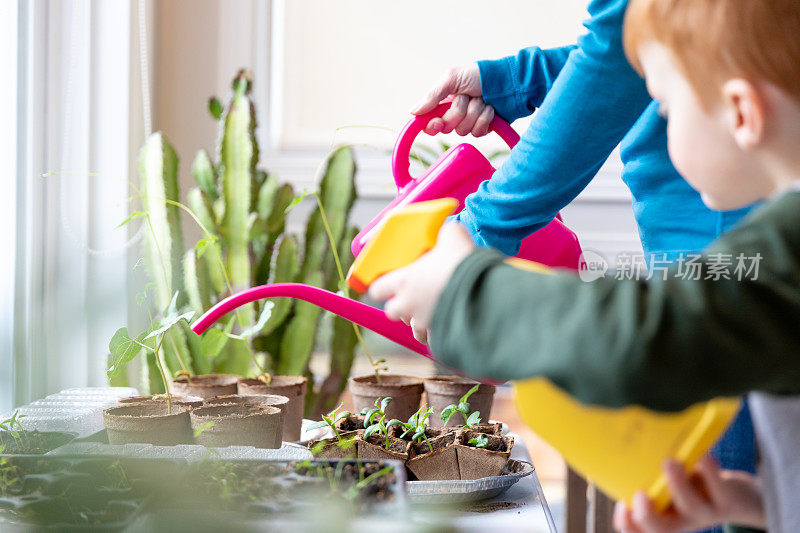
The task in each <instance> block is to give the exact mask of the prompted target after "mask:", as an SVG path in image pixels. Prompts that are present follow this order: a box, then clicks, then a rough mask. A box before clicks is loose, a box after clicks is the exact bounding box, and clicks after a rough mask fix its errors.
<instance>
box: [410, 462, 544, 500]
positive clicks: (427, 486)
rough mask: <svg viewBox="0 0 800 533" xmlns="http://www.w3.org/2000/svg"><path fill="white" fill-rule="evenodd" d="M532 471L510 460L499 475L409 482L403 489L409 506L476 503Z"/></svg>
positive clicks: (521, 463) (527, 464)
mask: <svg viewBox="0 0 800 533" xmlns="http://www.w3.org/2000/svg"><path fill="white" fill-rule="evenodd" d="M533 472H534V468H533V465H532V464H531V463H528V462H526V461H518V460H516V459H509V460H508V463H507V464H506V466H505V468H504V469H503V472H502V473H501V474H500V475H499V476H493V477H485V478H481V479H475V480H463V481H462V480H459V479H454V480H447V481H408V482H406V490H407V493H408V499H409V502H410V503H426V504H428V503H461V502H475V501H480V500H487V499H489V498H494V497H495V496H497V495H499V494H502V493H503V492H505V491H506V490H508V489H509V488H510V487H511V486H512V485H514V484H515V483H516V482H517V481H519V480H520V479H522V478H524V477H526V476H529V475H531V474H532V473H533Z"/></svg>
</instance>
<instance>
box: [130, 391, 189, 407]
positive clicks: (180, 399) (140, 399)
mask: <svg viewBox="0 0 800 533" xmlns="http://www.w3.org/2000/svg"><path fill="white" fill-rule="evenodd" d="M117 403H119V404H120V405H130V404H133V403H155V404H162V403H163V404H166V403H167V398H166V396H162V395H160V394H159V395H152V394H151V395H149V396H129V397H128V398H120V399H119V401H118V402H117ZM172 405H184V406H186V407H190V408H192V409H194V408H195V407H200V406H201V405H203V399H202V398H200V397H197V396H178V395H177V394H173V395H172Z"/></svg>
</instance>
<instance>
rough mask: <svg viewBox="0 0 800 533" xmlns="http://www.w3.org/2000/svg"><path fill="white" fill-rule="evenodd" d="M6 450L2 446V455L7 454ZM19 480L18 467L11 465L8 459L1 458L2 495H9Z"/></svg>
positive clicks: (0, 479) (0, 451)
mask: <svg viewBox="0 0 800 533" xmlns="http://www.w3.org/2000/svg"><path fill="white" fill-rule="evenodd" d="M5 448H6V447H5V446H4V445H0V454H2V453H3V452H5ZM19 480H20V477H19V470H18V469H17V467H16V465H13V464H10V461H9V458H8V457H2V458H0V495H2V496H6V495H8V493H9V492H10V489H11V487H12V486H13V485H14V484H15V483H17V482H19Z"/></svg>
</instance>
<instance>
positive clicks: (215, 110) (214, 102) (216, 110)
mask: <svg viewBox="0 0 800 533" xmlns="http://www.w3.org/2000/svg"><path fill="white" fill-rule="evenodd" d="M223 111H225V109H224V108H223V107H222V102H220V101H219V98H217V97H216V96H212V97H211V98H209V99H208V112H209V113H211V116H212V117H213V118H214V120H219V119H221V118H222V113H223Z"/></svg>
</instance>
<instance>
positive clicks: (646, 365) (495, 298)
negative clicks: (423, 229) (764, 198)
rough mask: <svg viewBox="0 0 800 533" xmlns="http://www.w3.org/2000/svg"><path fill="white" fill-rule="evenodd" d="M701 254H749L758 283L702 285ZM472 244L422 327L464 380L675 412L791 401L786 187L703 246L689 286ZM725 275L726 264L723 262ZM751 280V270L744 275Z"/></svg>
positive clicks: (798, 307)
mask: <svg viewBox="0 0 800 533" xmlns="http://www.w3.org/2000/svg"><path fill="white" fill-rule="evenodd" d="M714 254H732V257H730V256H728V257H727V260H728V261H732V263H733V265H735V264H736V259H737V256H739V254H744V257H746V258H752V257H756V256H757V254H760V256H761V258H762V259H761V260H760V263H759V268H758V276H757V277H756V278H755V279H754V276H752V275H750V276H748V277H746V279H743V280H742V281H739V280H738V279H736V276H735V275H731V279H724V278H723V279H719V280H714V279H705V278H707V277H711V278H713V277H714V264H715V263H716V264H720V260H719V259H720V258H722V259H723V260H724V257H725V256H721V257H718V256H715V255H714ZM503 259H504V257H503V256H501V255H500V254H498V253H496V252H493V251H490V250H486V249H481V250H477V251H475V252H474V253H472V254H471V255H470V256H469V257H467V258H466V259H465V260H464V261H463V262H462V263H461V265H459V267H458V268H457V269H456V271H455V273H454V275H453V277H452V279H451V280H450V282H449V283H448V285H447V287H446V288H445V290H444V292H443V293H442V295H441V297H440V299H439V302H438V304H437V306H436V310H435V312H434V317H433V320H432V324H431V349H432V351H433V353H434V354H436V356H437V357H438V359H439V360H440V361H441V362H442V363H444V364H446V365H450V366H452V367H455V368H458V369H460V370H462V371H464V372H465V373H467V374H469V375H472V376H476V377H489V378H494V379H499V380H518V379H524V378H529V377H534V376H543V377H546V378H548V379H549V380H551V381H552V382H553V383H555V384H556V385H558V386H559V387H560V388H562V389H563V390H564V391H566V392H568V393H569V394H571V395H573V396H574V397H576V398H577V399H579V400H580V401H583V402H585V403H590V404H599V405H604V406H610V407H618V406H623V405H629V404H638V405H642V406H645V407H649V408H652V409H658V410H665V411H671V410H680V409H683V408H685V407H687V406H689V405H691V404H693V403H696V402H698V401H702V400H707V399H710V398H713V397H717V396H737V395H741V394H744V393H746V392H748V391H751V390H759V391H765V392H771V393H776V394H797V393H800V192H789V193H786V194H783V195H782V196H780V197H779V198H777V199H775V200H773V201H770V202H768V203H766V204H765V205H763V206H761V207H760V208H759V209H757V210H755V211H754V212H752V213H751V214H750V215H749V216H748V217H747V218H746V219H745V220H744V221H743V222H742V224H741V225H740V226H738V227H737V228H736V229H734V230H733V231H731V232H729V233H727V234H725V235H724V236H722V237H721V238H719V239H718V240H717V241H715V242H714V243H713V244H712V245H711V246H709V248H708V249H707V250H706V251H705V253H704V254H703V258H702V259H701V265H700V266H701V276H700V279H699V280H694V279H684V278H681V277H680V276H678V275H677V272H672V271H671V272H670V273H669V275H668V277H667V279H666V280H664V279H662V277H661V276H658V277H656V276H654V277H653V279H650V280H647V281H644V280H642V281H637V280H615V279H611V278H601V279H599V280H596V281H593V282H583V281H581V280H580V279H579V278H578V277H577V276H575V275H573V274H570V273H563V272H560V273H556V274H555V275H543V274H534V273H531V272H527V271H523V270H520V269H517V268H514V267H511V266H508V265H506V264H504V263H503ZM730 270H731V274H733V267H731V268H730ZM751 274H752V273H751Z"/></svg>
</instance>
